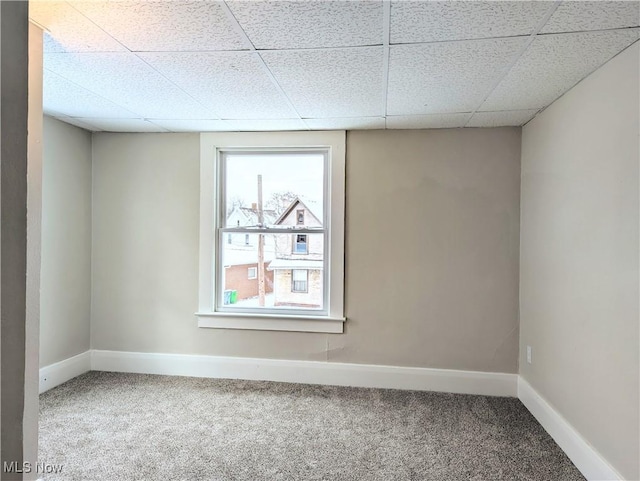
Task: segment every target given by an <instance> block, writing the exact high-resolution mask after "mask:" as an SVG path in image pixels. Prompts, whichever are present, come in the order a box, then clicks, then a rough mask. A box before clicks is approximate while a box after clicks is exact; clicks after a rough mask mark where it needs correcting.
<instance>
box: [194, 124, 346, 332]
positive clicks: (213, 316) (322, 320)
mask: <svg viewBox="0 0 640 481" xmlns="http://www.w3.org/2000/svg"><path fill="white" fill-rule="evenodd" d="M345 140H346V133H345V132H344V131H315V132H219V133H218V132H216V133H202V134H200V260H199V267H200V274H199V300H198V312H197V313H196V316H197V317H198V326H199V327H212V328H224V329H258V330H280V331H300V332H328V333H342V332H343V323H344V322H345V320H346V319H345V317H344V207H345V202H344V192H345V190H344V189H345V143H346V142H345ZM259 149H265V150H271V151H272V150H283V151H286V150H294V151H299V150H305V149H327V150H329V152H330V155H329V162H328V166H327V169H326V179H327V182H328V190H327V194H326V195H327V207H328V208H327V209H326V211H327V212H326V213H325V219H326V225H327V226H328V232H329V240H328V242H327V243H326V245H325V255H328V256H329V272H328V275H327V274H325V275H326V276H327V291H328V292H327V301H326V314H325V315H312V314H309V315H306V314H302V313H295V314H293V313H292V315H288V314H280V313H269V314H262V313H254V312H250V313H235V312H219V311H216V310H215V307H214V306H215V302H214V301H215V299H214V292H215V284H216V275H215V272H216V270H215V262H216V259H215V255H214V252H217V251H218V249H220V247H221V246H220V242H221V239H220V238H219V236H218V235H216V233H215V230H214V229H215V228H216V219H215V215H216V212H219V205H218V204H219V202H220V199H219V198H220V196H219V195H217V194H218V193H217V189H218V187H217V186H218V178H217V175H218V172H217V169H216V166H217V163H218V158H219V155H220V152H221V151H223V150H227V151H228V150H259ZM212 246H213V249H212Z"/></svg>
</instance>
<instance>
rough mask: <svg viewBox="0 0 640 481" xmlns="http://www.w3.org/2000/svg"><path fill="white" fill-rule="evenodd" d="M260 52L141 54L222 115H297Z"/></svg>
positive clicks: (255, 116) (217, 113) (257, 116)
mask: <svg viewBox="0 0 640 481" xmlns="http://www.w3.org/2000/svg"><path fill="white" fill-rule="evenodd" d="M257 55H258V54H257V53H252V52H207V53H205V52H199V53H197V52H196V53H184V52H182V53H180V52H177V53H145V54H140V56H141V58H143V59H144V60H145V61H146V62H148V63H149V64H150V65H152V66H153V67H154V68H156V69H157V70H158V71H159V72H161V73H162V74H163V75H165V76H166V77H167V78H168V79H170V80H171V81H172V82H174V83H175V84H176V85H178V86H179V87H180V88H182V89H183V90H184V91H185V92H187V93H189V94H190V95H192V96H193V97H194V98H196V99H198V100H199V101H200V102H202V103H203V104H204V105H207V106H209V107H210V108H211V109H212V111H213V112H215V113H216V115H217V116H219V117H221V118H224V119H252V118H253V119H255V118H283V119H287V118H293V117H297V114H296V112H295V111H294V110H293V109H292V108H291V107H290V106H289V104H288V103H287V101H286V98H285V97H284V96H283V95H282V93H281V92H280V91H279V90H278V89H277V88H276V86H275V85H274V83H273V82H272V80H271V78H270V77H269V75H268V72H267V70H266V69H265V68H264V65H263V64H262V62H261V61H260V59H259V57H258V56H257ZM209 114H211V112H210V113H209ZM154 118H155V117H154ZM164 118H167V117H164ZM200 118H207V116H202V117H200Z"/></svg>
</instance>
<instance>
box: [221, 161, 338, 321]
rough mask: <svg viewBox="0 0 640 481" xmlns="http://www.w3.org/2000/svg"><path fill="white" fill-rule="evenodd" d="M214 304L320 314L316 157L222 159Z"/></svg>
mask: <svg viewBox="0 0 640 481" xmlns="http://www.w3.org/2000/svg"><path fill="white" fill-rule="evenodd" d="M222 160H223V163H222V176H221V177H222V179H223V183H224V185H223V189H222V191H223V192H224V194H223V198H222V205H223V207H224V208H223V209H222V211H221V213H222V215H223V216H224V219H221V225H222V226H223V227H222V228H221V229H220V232H219V234H220V242H219V246H220V253H219V264H218V265H219V266H220V269H219V272H218V276H219V277H218V278H219V282H220V286H219V288H220V290H221V291H222V292H220V294H221V295H220V299H221V301H222V302H219V306H221V307H223V308H226V309H238V308H263V309H305V310H314V309H315V310H317V309H323V308H324V278H323V272H324V269H325V258H324V257H325V256H324V243H325V234H326V232H325V228H324V225H323V218H324V215H323V210H324V170H325V154H324V153H323V152H317V151H316V152H280V153H261V152H260V153H258V152H256V153H251V152H249V153H235V152H229V153H224V154H223V157H222Z"/></svg>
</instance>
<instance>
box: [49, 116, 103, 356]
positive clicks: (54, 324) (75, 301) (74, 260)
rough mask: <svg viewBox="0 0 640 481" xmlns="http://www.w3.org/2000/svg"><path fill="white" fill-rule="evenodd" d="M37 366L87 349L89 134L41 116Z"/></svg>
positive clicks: (88, 302)
mask: <svg viewBox="0 0 640 481" xmlns="http://www.w3.org/2000/svg"><path fill="white" fill-rule="evenodd" d="M43 164H44V165H43V193H42V195H43V213H42V279H41V297H40V303H41V323H40V366H47V365H49V364H53V363H54V362H58V361H62V360H63V359H67V358H69V357H72V356H75V355H76V354H80V353H81V352H85V351H87V350H88V349H89V347H90V345H89V341H90V339H89V332H90V320H91V134H90V133H89V132H86V131H84V130H82V129H79V128H77V127H74V126H72V125H69V124H66V123H63V122H60V121H59V120H55V119H53V118H50V117H45V118H44V159H43Z"/></svg>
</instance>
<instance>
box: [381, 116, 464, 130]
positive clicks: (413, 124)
mask: <svg viewBox="0 0 640 481" xmlns="http://www.w3.org/2000/svg"><path fill="white" fill-rule="evenodd" d="M470 116H471V113H464V114H463V113H460V114H435V115H390V116H388V117H387V128H388V129H449V128H458V127H464V125H465V124H466V123H467V120H469V117H470Z"/></svg>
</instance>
